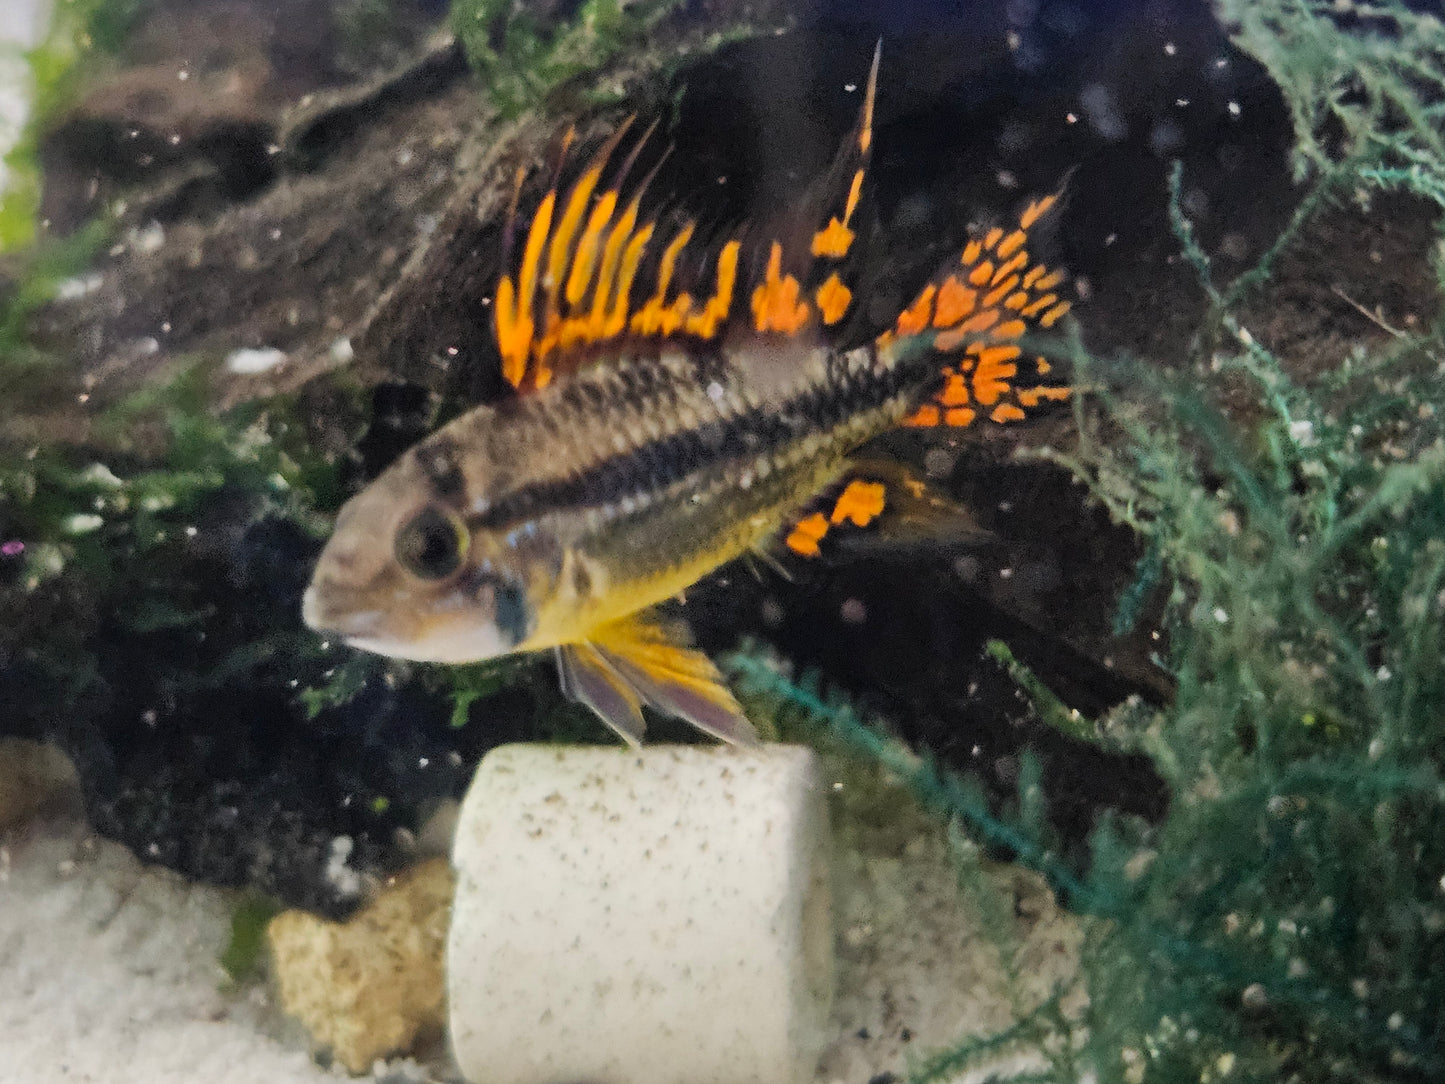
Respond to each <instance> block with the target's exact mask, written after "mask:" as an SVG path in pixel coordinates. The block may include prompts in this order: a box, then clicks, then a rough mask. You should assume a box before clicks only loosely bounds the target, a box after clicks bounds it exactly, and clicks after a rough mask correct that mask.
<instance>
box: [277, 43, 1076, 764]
mask: <svg viewBox="0 0 1445 1084" xmlns="http://www.w3.org/2000/svg"><path fill="white" fill-rule="evenodd" d="M880 52H881V46H880V51H875V53H874V57H873V64H872V67H871V70H870V72H869V76H868V79H867V83H866V90H865V92H864V96H863V101H862V104H861V108H860V110H859V114H858V119H857V121H856V123H855V125H854V127H853V129H852V131H851V132H850V133H849V135H848V137H847V139H846V140H845V142H844V143H843V145H842V147H841V148H840V150H839V152H838V154H837V156H836V158H835V161H834V163H833V166H832V167H831V169H830V170H829V171H828V173H827V174H826V175H825V176H824V178H822V180H821V181H820V183H819V184H818V185H817V186H815V189H814V191H813V192H811V193H809V194H807V195H806V196H805V197H804V198H803V199H801V200H800V201H799V207H798V208H796V209H794V210H793V211H792V212H790V214H789V215H788V216H781V217H780V218H779V219H778V228H777V229H776V230H772V229H769V228H768V224H766V223H765V224H763V225H761V226H760V225H756V224H747V223H744V224H742V225H739V226H737V227H736V228H734V229H730V230H728V229H723V230H717V229H712V230H709V229H707V228H705V227H704V226H703V225H701V224H700V223H699V222H697V221H695V220H692V219H687V218H685V217H682V216H681V215H680V214H679V213H678V212H676V211H671V212H669V213H668V214H666V215H663V214H656V215H649V214H648V213H647V212H646V211H645V210H644V207H645V202H644V194H645V193H646V191H647V188H648V185H649V183H650V182H651V180H652V175H649V176H646V177H643V178H641V179H640V180H636V181H634V180H631V179H629V178H630V174H631V172H632V171H633V170H634V168H635V166H636V160H637V158H638V151H639V149H640V148H641V146H642V144H643V143H645V142H646V140H647V138H648V133H644V135H643V136H642V137H641V138H640V139H639V140H638V141H637V142H636V144H635V145H634V146H633V148H632V150H631V152H630V153H629V154H628V155H627V156H626V157H625V158H624V159H623V160H622V161H621V162H620V163H617V164H614V159H616V158H617V151H618V147H619V146H620V144H621V141H622V139H623V138H624V136H625V133H626V131H627V130H628V127H629V125H630V122H628V123H625V124H623V125H621V126H619V128H618V129H617V131H616V132H615V133H614V134H613V135H612V136H611V137H610V138H609V139H607V140H606V141H605V142H604V143H603V144H602V146H601V147H600V148H599V149H598V150H597V151H596V152H595V153H594V155H593V156H592V158H591V159H590V161H589V162H588V163H587V164H586V166H585V168H583V169H582V170H581V172H580V174H579V175H578V176H577V177H576V179H575V180H574V181H572V182H571V183H570V184H567V185H563V184H561V183H560V181H559V179H558V177H559V176H560V172H559V175H558V177H554V178H553V181H552V184H551V187H550V189H549V190H548V191H547V192H546V194H545V195H544V196H543V197H542V199H541V202H540V204H539V205H538V206H537V208H536V210H535V212H534V213H533V214H532V216H531V218H530V222H529V224H528V226H527V229H526V232H525V239H523V240H522V241H521V244H520V246H517V245H515V244H514V243H512V242H514V241H515V240H517V239H519V238H520V237H521V231H520V230H519V229H517V228H516V218H517V204H518V197H516V196H514V198H513V201H512V210H511V213H510V215H509V227H508V231H507V237H508V244H509V247H510V248H518V247H519V248H520V251H516V252H509V253H508V254H507V255H506V257H505V259H504V265H505V267H506V271H505V273H504V274H502V275H501V277H500V278H499V280H498V282H497V285H496V289H495V293H494V295H493V297H492V298H491V299H490V300H491V313H492V323H493V330H494V332H495V336H496V345H497V348H498V354H499V356H500V359H501V367H502V375H503V376H504V377H505V379H506V381H507V383H508V384H509V385H510V386H511V388H512V389H514V392H515V394H513V395H511V396H510V397H508V398H505V399H502V400H501V401H499V402H495V403H491V404H487V405H480V406H476V407H474V408H472V409H470V410H468V411H466V412H464V413H462V414H461V415H459V416H458V417H456V418H455V419H454V420H452V421H450V422H449V423H447V424H445V425H443V426H442V427H441V428H440V429H438V430H437V431H436V432H435V433H433V434H432V435H430V436H429V437H427V438H425V439H423V440H421V441H420V442H419V443H417V444H416V445H415V446H414V447H412V448H411V449H409V450H408V451H407V452H405V453H403V454H402V455H401V456H400V457H399V459H398V460H397V461H396V462H394V463H393V464H392V465H391V466H390V467H388V468H387V469H386V470H385V471H384V472H382V473H381V474H380V475H379V476H378V477H377V478H376V479H375V480H374V481H373V482H371V483H370V485H369V486H367V487H366V488H364V489H363V490H362V491H361V492H359V493H358V494H357V495H355V496H354V497H352V498H351V499H350V500H349V501H348V502H347V503H346V504H345V505H344V506H343V507H342V509H341V510H340V512H339V514H338V516H337V519H336V524H335V528H334V531H333V533H332V535H331V537H330V538H329V540H328V541H327V542H326V544H325V546H324V547H323V549H322V552H321V554H320V557H319V558H318V560H317V563H316V567H315V570H314V574H313V577H312V580H311V583H310V586H309V587H308V588H307V590H306V592H305V596H304V599H303V605H302V610H303V618H304V620H305V622H306V624H307V625H308V626H310V627H311V628H312V629H315V630H317V631H318V632H320V633H323V634H324V635H326V636H328V637H335V638H340V639H341V640H342V641H343V642H345V643H346V644H348V645H349V646H351V647H353V648H357V649H360V650H364V651H369V652H376V653H379V654H381V655H386V656H391V657H396V658H402V659H411V660H417V661H423V662H435V663H451V664H458V663H468V662H475V661H479V660H485V659H493V658H498V657H500V656H505V655H512V654H516V653H533V652H536V653H541V652H548V651H550V652H552V653H553V654H554V655H555V658H556V666H557V671H558V675H559V678H560V682H561V687H562V690H563V692H564V693H565V694H566V695H567V696H568V697H569V698H570V699H572V700H573V701H575V702H578V703H580V704H583V705H586V706H587V707H588V708H590V709H591V710H592V711H593V712H594V713H595V714H596V715H597V716H598V717H599V718H600V719H601V720H602V721H603V722H604V723H606V724H607V725H608V726H609V727H611V728H612V730H613V731H615V732H616V734H617V735H618V736H619V737H620V738H621V739H623V740H624V741H625V742H627V743H628V744H629V745H633V746H636V745H639V744H640V743H641V741H642V739H643V736H644V734H645V729H646V724H645V717H644V709H649V710H653V711H658V712H661V713H663V714H665V715H670V716H674V717H677V718H680V719H682V720H685V721H686V722H687V723H689V724H691V725H692V726H694V727H696V728H698V729H699V730H701V731H703V732H704V733H706V734H709V735H712V736H713V737H715V738H717V739H720V740H722V741H726V742H732V743H737V744H751V743H754V742H756V741H757V740H758V738H757V733H756V730H755V729H754V727H753V726H752V724H751V723H750V722H749V721H748V719H747V718H746V716H745V714H744V712H743V710H742V708H741V707H740V705H739V704H738V701H737V699H736V698H735V697H734V695H733V693H732V692H731V691H730V690H729V688H728V687H727V683H726V681H725V679H724V678H723V676H722V674H721V673H720V671H719V670H718V668H717V666H716V665H715V664H714V663H713V662H712V660H711V659H709V658H708V657H707V655H706V654H704V653H703V652H701V651H699V650H698V649H697V648H696V647H695V646H694V643H693V641H692V639H691V636H690V634H689V630H688V628H687V625H686V623H685V622H684V621H683V620H681V619H680V618H679V617H678V616H676V614H675V613H671V612H670V610H671V608H669V607H667V606H665V605H664V604H666V603H668V602H669V600H673V599H676V598H678V597H680V596H682V595H683V594H684V593H685V592H686V591H687V590H688V589H689V588H690V587H692V586H693V585H694V584H695V583H697V582H698V581H699V580H700V579H702V578H703V577H704V576H706V575H708V574H709V573H710V572H712V571H713V570H715V569H717V568H719V567H721V566H722V565H724V564H726V563H728V562H729V561H732V560H734V559H737V558H740V557H743V556H745V555H748V554H763V555H775V554H778V553H780V552H781V553H784V554H789V553H790V554H793V555H796V556H797V557H798V558H800V559H806V558H810V557H815V556H817V555H818V554H819V553H820V552H821V551H822V548H823V546H824V545H825V540H826V538H827V536H828V535H829V534H830V532H833V531H841V530H852V529H855V528H867V527H868V526H869V525H870V524H874V523H876V522H878V521H880V520H884V519H886V517H887V516H888V515H889V514H890V511H897V512H898V513H900V514H902V515H905V516H907V515H912V514H917V513H919V510H920V509H922V510H923V511H924V512H926V511H927V509H928V507H929V506H930V505H936V504H939V503H941V502H939V501H938V500H936V499H935V498H934V497H933V496H932V495H930V494H929V493H928V492H927V491H926V486H925V484H924V483H922V482H920V481H918V480H916V479H913V478H911V477H908V476H906V474H905V473H904V472H902V470H901V468H896V469H886V468H884V469H880V468H879V467H878V465H877V464H876V463H871V464H870V463H869V462H868V461H867V460H862V459H859V458H858V453H859V449H860V448H861V447H862V446H863V445H864V444H866V443H867V442H868V441H869V440H871V439H872V438H874V437H876V436H878V435H880V434H882V433H885V432H887V431H889V430H891V429H894V428H897V427H900V426H914V427H925V428H945V429H948V430H950V431H954V432H958V431H962V430H966V429H969V428H971V427H981V426H988V425H1011V424H1014V423H1017V422H1020V421H1023V420H1024V419H1025V418H1027V417H1029V416H1030V415H1032V414H1033V413H1034V412H1035V411H1037V410H1040V409H1043V408H1046V407H1047V406H1048V405H1049V404H1052V403H1059V402H1062V401H1064V400H1067V399H1068V398H1069V397H1070V395H1071V394H1072V392H1073V390H1074V389H1073V388H1072V387H1071V385H1070V384H1069V383H1068V381H1067V380H1062V379H1060V374H1059V373H1058V372H1056V371H1055V369H1054V367H1053V365H1052V364H1051V363H1050V362H1049V361H1048V360H1047V359H1046V358H1045V357H1044V356H1043V355H1041V354H1036V353H1035V352H1034V351H1033V350H1029V351H1025V349H1024V345H1025V343H1024V342H1023V341H1021V340H1024V339H1025V336H1026V335H1028V334H1029V333H1031V332H1035V331H1038V330H1039V329H1047V328H1051V327H1053V326H1054V325H1055V324H1056V323H1057V322H1058V321H1059V320H1060V319H1061V318H1063V317H1064V316H1065V315H1066V314H1067V313H1068V312H1069V309H1070V305H1071V302H1070V301H1069V300H1067V299H1066V298H1065V297H1064V296H1063V283H1064V281H1065V279H1064V275H1063V273H1062V272H1061V271H1060V270H1056V269H1051V268H1049V267H1048V266H1046V265H1045V264H1044V263H1043V262H1041V261H1040V260H1038V259H1036V258H1035V256H1034V255H1033V253H1032V252H1031V250H1030V243H1031V239H1032V238H1033V237H1034V235H1035V233H1036V231H1037V228H1038V224H1039V223H1040V222H1041V221H1043V220H1044V219H1045V218H1047V217H1049V216H1051V215H1052V214H1054V213H1056V210H1057V207H1058V204H1059V199H1060V195H1059V194H1058V193H1055V194H1054V195H1046V196H1042V197H1040V198H1037V199H1033V200H1030V201H1029V202H1028V203H1027V204H1026V205H1025V206H1024V207H1023V208H1022V210H1021V211H1020V212H1019V213H1018V214H1017V216H1016V217H1015V218H1014V219H1013V220H1011V221H1010V222H1009V224H1008V225H1007V226H1006V227H1005V226H995V227H993V228H990V229H988V230H986V231H979V233H978V234H977V235H974V236H971V237H970V239H969V240H968V241H967V243H966V245H965V247H964V248H963V250H962V252H960V253H957V254H956V255H955V256H953V257H951V258H950V259H949V260H948V261H947V263H945V265H944V266H943V267H942V268H941V269H940V270H939V271H938V272H937V273H936V274H935V275H933V276H932V278H930V279H929V281H928V282H927V283H926V285H924V286H923V287H922V289H921V291H920V292H919V293H918V294H917V295H916V296H914V297H913V298H912V300H911V302H910V303H909V304H908V305H907V306H906V307H905V308H903V309H902V311H900V312H897V313H896V316H894V317H893V318H892V319H891V320H887V321H886V326H885V328H884V330H883V331H882V332H881V333H879V334H876V335H872V334H871V330H872V329H869V330H870V334H869V335H865V336H864V337H863V341H862V342H861V343H854V342H850V338H849V337H850V335H851V336H853V337H856V336H857V334H858V333H857V331H856V327H857V326H858V325H859V324H860V323H861V322H862V320H863V319H864V310H866V309H867V307H868V306H867V305H866V304H865V302H866V301H867V300H868V296H869V294H868V286H867V283H868V281H869V278H868V276H869V266H868V258H867V256H868V253H867V249H868V246H867V245H866V244H864V243H862V242H860V240H859V238H860V235H861V234H863V233H864V232H866V224H867V211H866V207H867V205H868V198H869V189H868V183H867V182H868V171H869V164H870V161H871V154H872V148H873V139H874V133H873V115H874V107H875V102H876V95H877V84H878V66H879V56H880ZM654 173H655V170H654ZM523 177H524V174H523V173H521V172H519V174H518V182H517V190H518V192H520V190H521V187H522V181H523ZM886 315H887V314H885V318H886ZM867 318H870V319H877V317H876V314H872V315H869V316H868V317H867ZM875 326H876V325H875Z"/></svg>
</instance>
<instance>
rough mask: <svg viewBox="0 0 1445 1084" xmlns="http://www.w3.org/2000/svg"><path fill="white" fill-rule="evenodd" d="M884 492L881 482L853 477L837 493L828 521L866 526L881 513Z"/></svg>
mask: <svg viewBox="0 0 1445 1084" xmlns="http://www.w3.org/2000/svg"><path fill="white" fill-rule="evenodd" d="M884 494H885V487H884V485H883V483H882V482H865V481H863V480H862V479H861V478H855V479H853V481H851V482H849V483H848V485H847V486H846V487H845V488H844V490H843V492H842V493H840V494H838V499H837V501H835V502H834V504H833V514H832V515H830V516H829V517H828V522H829V523H832V524H838V523H843V522H844V521H848V522H851V523H852V524H853V526H855V527H866V526H868V524H870V523H872V522H873V521H874V520H875V519H877V518H878V517H879V516H880V515H881V514H882V513H883V503H884Z"/></svg>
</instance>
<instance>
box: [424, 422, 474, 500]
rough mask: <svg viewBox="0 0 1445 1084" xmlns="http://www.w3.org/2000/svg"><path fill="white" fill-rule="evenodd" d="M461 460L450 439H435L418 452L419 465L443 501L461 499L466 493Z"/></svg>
mask: <svg viewBox="0 0 1445 1084" xmlns="http://www.w3.org/2000/svg"><path fill="white" fill-rule="evenodd" d="M459 459H460V457H459V455H458V454H457V447H456V445H455V444H454V443H453V442H452V441H451V439H450V438H448V437H433V438H432V439H431V440H429V441H426V442H425V443H424V444H422V445H421V446H419V447H418V448H417V450H416V461H417V465H418V466H420V467H421V471H422V473H423V474H424V475H426V480H427V482H428V483H430V485H431V488H432V492H433V493H434V494H436V496H438V497H440V498H442V499H443V500H448V499H452V498H456V497H460V496H461V495H462V494H463V493H464V492H465V491H466V479H465V478H464V477H463V476H462V469H461V466H460V465H459V462H458V461H459Z"/></svg>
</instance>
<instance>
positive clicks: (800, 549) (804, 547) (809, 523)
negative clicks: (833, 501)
mask: <svg viewBox="0 0 1445 1084" xmlns="http://www.w3.org/2000/svg"><path fill="white" fill-rule="evenodd" d="M827 533H828V520H827V517H826V516H824V515H823V513H822V512H814V513H813V514H812V515H811V516H809V517H808V518H807V519H804V520H800V521H799V522H798V523H797V524H796V525H795V526H794V527H793V529H792V530H791V531H789V532H788V537H787V538H785V539H784V540H783V542H784V544H785V545H786V546H787V547H788V549H790V550H792V551H793V552H794V553H796V554H799V555H801V556H803V557H816V556H818V553H819V547H818V543H819V542H821V541H822V540H823V536H824V535H825V534H827Z"/></svg>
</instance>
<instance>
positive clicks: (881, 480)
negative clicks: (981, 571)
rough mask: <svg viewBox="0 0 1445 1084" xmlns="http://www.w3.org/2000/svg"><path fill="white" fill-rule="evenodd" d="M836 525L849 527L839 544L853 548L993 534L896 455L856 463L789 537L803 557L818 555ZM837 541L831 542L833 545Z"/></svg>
mask: <svg viewBox="0 0 1445 1084" xmlns="http://www.w3.org/2000/svg"><path fill="white" fill-rule="evenodd" d="M814 507H815V508H819V506H818V505H816V504H815V505H814ZM835 528H845V529H843V530H841V532H840V533H841V536H842V537H841V538H840V539H839V540H838V541H837V545H838V547H840V548H846V549H847V550H856V549H857V548H858V547H859V546H869V545H886V546H897V545H907V544H914V543H917V542H918V541H920V540H930V541H937V540H939V539H946V540H949V541H951V542H959V541H969V540H977V539H978V538H980V537H982V536H984V535H986V534H987V532H985V531H984V530H983V529H982V528H980V527H979V526H978V524H977V522H976V521H975V520H974V519H973V517H972V516H971V515H970V514H969V513H968V511H967V510H966V509H964V508H962V507H961V506H959V505H958V504H956V503H954V502H953V501H950V500H948V499H947V498H946V497H942V496H940V495H939V494H937V493H935V492H934V491H933V489H932V487H930V486H929V485H928V483H927V482H925V481H923V480H922V479H921V478H919V477H918V476H917V475H915V474H914V473H913V472H912V471H911V470H910V469H909V468H908V467H907V466H906V465H905V464H902V463H899V462H897V461H895V460H891V459H866V460H860V461H858V462H856V463H855V464H854V465H853V467H852V468H851V469H850V471H849V475H848V478H847V480H846V481H845V482H844V483H843V485H842V489H841V490H838V491H837V493H836V496H833V497H831V498H825V499H824V501H823V502H822V505H821V510H816V511H813V512H812V513H811V514H809V515H807V516H805V517H803V518H802V519H800V520H798V522H797V523H796V524H795V525H794V526H793V528H792V530H791V531H790V532H789V534H788V535H787V537H786V538H785V540H784V541H785V544H786V545H787V547H788V549H790V550H792V551H793V552H794V553H796V554H798V555H799V556H802V557H818V556H820V555H821V554H822V553H823V550H824V548H825V547H824V540H825V539H828V538H832V537H833V535H832V532H833V531H834V529H835ZM856 528H866V530H858V529H856ZM833 545H834V543H832V542H829V543H828V547H829V548H831V547H832V546H833Z"/></svg>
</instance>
